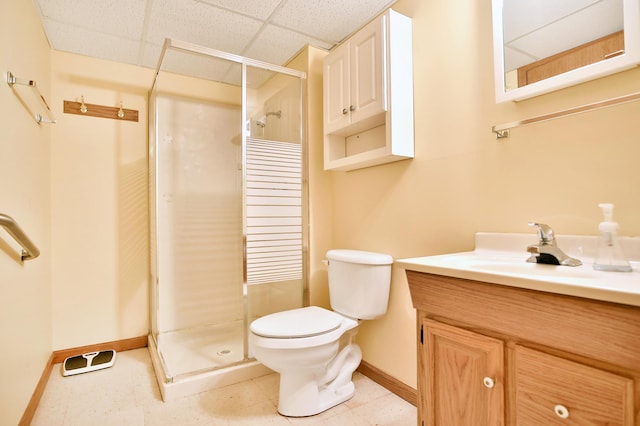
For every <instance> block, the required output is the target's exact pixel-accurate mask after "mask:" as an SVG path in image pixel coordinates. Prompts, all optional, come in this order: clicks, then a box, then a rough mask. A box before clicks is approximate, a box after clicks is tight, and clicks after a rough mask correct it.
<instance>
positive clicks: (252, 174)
mask: <svg viewBox="0 0 640 426" xmlns="http://www.w3.org/2000/svg"><path fill="white" fill-rule="evenodd" d="M246 213H247V218H246V224H247V231H246V235H247V284H263V283H272V282H280V281H289V280H297V279H302V261H303V259H302V149H301V146H300V144H293V143H288V142H276V141H266V140H261V139H253V138H248V139H247V152H246Z"/></svg>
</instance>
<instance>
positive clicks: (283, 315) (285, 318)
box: [250, 306, 345, 339]
mask: <svg viewBox="0 0 640 426" xmlns="http://www.w3.org/2000/svg"><path fill="white" fill-rule="evenodd" d="M344 319H345V318H344V317H343V316H341V315H339V314H337V313H335V312H332V311H329V310H327V309H324V308H320V307H318V306H308V307H305V308H299V309H291V310H288V311H282V312H276V313H273V314H269V315H265V316H263V317H261V318H258V319H256V320H255V321H253V322H252V323H251V326H250V329H251V331H252V332H253V333H254V334H256V335H258V336H261V337H267V338H275V339H296V338H303V337H313V336H319V335H322V334H326V333H329V332H331V331H334V330H336V329H338V328H339V327H340V325H341V324H342V322H343V321H344Z"/></svg>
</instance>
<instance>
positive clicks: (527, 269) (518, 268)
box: [473, 261, 598, 279]
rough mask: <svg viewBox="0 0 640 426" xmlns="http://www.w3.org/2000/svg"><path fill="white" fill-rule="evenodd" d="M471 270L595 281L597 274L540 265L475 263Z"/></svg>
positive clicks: (569, 268)
mask: <svg viewBox="0 0 640 426" xmlns="http://www.w3.org/2000/svg"><path fill="white" fill-rule="evenodd" d="M473 268H475V269H478V270H480V271H486V272H491V273H499V274H500V273H501V274H510V275H534V276H544V277H570V278H581V279H596V278H598V276H597V274H596V273H594V272H595V271H594V270H593V269H589V270H584V269H580V270H578V269H576V268H575V267H567V266H557V265H542V264H536V263H523V262H522V261H520V262H518V263H508V262H498V261H493V262H477V263H475V264H474V265H473Z"/></svg>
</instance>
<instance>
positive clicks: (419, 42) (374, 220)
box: [332, 0, 640, 386]
mask: <svg viewBox="0 0 640 426" xmlns="http://www.w3.org/2000/svg"><path fill="white" fill-rule="evenodd" d="M394 8H395V9H396V10H398V11H399V12H402V13H404V14H406V15H408V16H410V17H412V18H413V46H414V56H413V58H414V67H413V69H414V96H415V102H414V104H415V158H414V159H412V160H407V161H403V162H398V163H394V164H389V165H383V166H378V167H372V168H369V169H363V170H359V171H353V172H348V173H333V187H332V192H333V221H334V227H333V240H334V241H333V242H334V244H335V245H336V246H340V247H350V248H356V249H366V250H374V251H381V252H387V253H390V254H391V255H393V256H394V257H395V258H403V257H415V256H426V255H433V254H440V253H447V252H455V251H464V250H470V249H472V248H473V244H474V240H473V238H474V233H475V232H478V231H497V232H532V230H531V229H530V228H529V227H528V226H527V222H528V221H531V220H537V221H542V222H546V223H549V224H550V225H552V226H553V227H554V228H555V230H556V232H557V233H560V234H595V233H596V232H597V225H598V222H599V221H600V217H601V216H600V211H599V209H598V207H597V204H598V203H599V202H604V201H607V202H612V203H614V204H615V205H616V212H615V217H616V219H617V220H618V222H619V223H620V226H621V233H622V234H626V235H633V236H638V235H639V234H640V218H639V213H640V191H639V190H638V189H637V188H636V186H637V184H638V183H639V182H640V167H638V164H640V139H639V135H640V133H639V131H638V129H639V128H638V117H639V116H640V103H639V102H636V103H631V104H627V105H622V106H615V107H611V108H608V109H604V110H599V111H596V112H589V113H585V114H581V115H577V116H573V117H568V118H562V119H558V120H554V121H550V122H546V123H542V124H535V125H530V126H526V127H522V128H519V129H514V130H512V131H511V137H510V138H509V139H508V140H496V138H495V135H494V134H493V133H492V132H491V126H493V125H496V124H502V123H506V122H510V121H514V120H519V119H524V118H529V117H532V116H536V115H540V114H545V113H550V112H554V111H557V110H560V109H564V108H569V107H572V106H579V105H582V104H584V103H589V102H595V101H599V100H604V99H608V98H609V97H615V96H620V95H624V94H628V93H632V92H636V91H639V90H640V78H639V77H640V70H639V69H634V70H631V71H627V72H623V73H620V74H617V75H613V76H609V77H606V78H602V79H599V80H597V81H593V82H589V83H585V84H582V85H579V86H575V87H572V88H568V89H565V90H561V91H558V92H555V93H552V94H548V95H544V96H540V97H537V98H534V99H530V100H526V101H522V102H520V103H507V104H500V105H497V104H495V101H494V89H493V80H492V78H493V77H492V76H493V62H492V35H491V31H492V30H491V6H490V2H489V1H480V0H475V1H472V2H464V4H462V3H460V2H452V1H448V0H433V1H428V2H427V1H422V0H400V1H399V2H398V3H397V4H396V6H395V7H394ZM523 249H524V248H523ZM414 328H415V313H414V310H413V308H412V305H411V301H410V298H409V293H408V290H407V283H406V279H405V276H404V271H403V270H400V269H398V268H394V273H393V278H392V290H391V299H390V306H389V311H388V313H387V315H386V316H385V317H383V318H381V319H379V320H375V321H371V322H367V323H364V324H363V325H362V327H361V330H360V333H359V335H358V341H359V343H360V344H361V346H362V349H363V353H364V359H365V360H366V361H367V362H369V363H371V364H373V365H375V366H376V367H378V368H380V369H382V370H384V371H385V372H387V373H389V374H391V375H392V376H395V377H396V378H398V379H400V380H402V381H403V382H405V383H407V384H410V385H411V386H415V383H416V379H415V376H416V356H415V350H416V349H415V343H414V342H415V332H414Z"/></svg>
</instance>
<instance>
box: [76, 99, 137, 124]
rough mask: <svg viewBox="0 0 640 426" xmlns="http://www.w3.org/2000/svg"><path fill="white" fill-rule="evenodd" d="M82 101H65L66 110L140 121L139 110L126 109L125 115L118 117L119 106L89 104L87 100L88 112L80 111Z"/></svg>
mask: <svg viewBox="0 0 640 426" xmlns="http://www.w3.org/2000/svg"><path fill="white" fill-rule="evenodd" d="M81 105H82V103H81V102H72V101H64V112H65V113H67V114H78V115H89V116H91V117H101V118H111V119H114V120H126V121H138V110H135V109H125V108H122V111H124V117H118V111H120V108H119V107H109V106H104V105H95V104H88V103H86V102H85V104H84V105H85V106H86V107H87V112H82V111H80V106H81Z"/></svg>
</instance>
